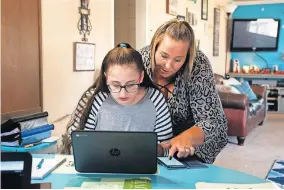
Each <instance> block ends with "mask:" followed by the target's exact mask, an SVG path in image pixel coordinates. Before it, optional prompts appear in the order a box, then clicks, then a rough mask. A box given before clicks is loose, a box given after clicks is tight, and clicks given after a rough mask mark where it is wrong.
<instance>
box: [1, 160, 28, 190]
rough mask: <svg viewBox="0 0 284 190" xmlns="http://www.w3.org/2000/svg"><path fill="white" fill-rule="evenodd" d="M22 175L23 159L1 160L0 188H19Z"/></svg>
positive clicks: (21, 182)
mask: <svg viewBox="0 0 284 190" xmlns="http://www.w3.org/2000/svg"><path fill="white" fill-rule="evenodd" d="M23 176H24V161H1V188H5V189H6V188H12V189H19V188H21V187H22V184H23V179H24V178H23Z"/></svg>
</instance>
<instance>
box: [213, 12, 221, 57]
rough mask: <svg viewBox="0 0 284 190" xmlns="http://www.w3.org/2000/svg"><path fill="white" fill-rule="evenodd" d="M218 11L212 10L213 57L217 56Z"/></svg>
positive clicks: (218, 35)
mask: <svg viewBox="0 0 284 190" xmlns="http://www.w3.org/2000/svg"><path fill="white" fill-rule="evenodd" d="M219 39H220V9H218V8H214V29H213V56H214V57H216V56H219Z"/></svg>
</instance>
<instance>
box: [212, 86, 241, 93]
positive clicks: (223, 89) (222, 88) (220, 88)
mask: <svg viewBox="0 0 284 190" xmlns="http://www.w3.org/2000/svg"><path fill="white" fill-rule="evenodd" d="M216 88H217V90H218V92H225V93H234V94H241V93H240V91H238V89H236V88H235V87H233V86H226V85H222V84H216Z"/></svg>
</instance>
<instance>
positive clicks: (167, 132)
mask: <svg viewBox="0 0 284 190" xmlns="http://www.w3.org/2000/svg"><path fill="white" fill-rule="evenodd" d="M77 129H79V130H100V131H144V132H146V131H154V132H156V133H157V136H158V142H166V141H169V140H170V139H171V138H172V124H171V116H170V113H169V109H168V107H167V103H166V101H165V98H164V97H163V94H162V93H161V92H160V91H159V90H158V89H157V87H156V86H155V85H154V84H153V82H152V80H151V79H150V77H149V76H148V75H147V73H146V71H145V68H144V66H143V62H142V57H141V55H140V54H139V52H138V51H136V50H134V49H133V48H131V46H130V45H129V44H126V43H122V44H118V45H117V46H116V47H115V48H114V49H112V50H111V51H109V52H108V54H107V55H106V56H105V58H104V60H103V62H102V66H101V70H100V75H99V77H98V78H97V80H96V81H95V83H94V84H93V85H92V86H91V87H90V88H89V89H88V90H87V91H86V92H85V93H84V95H83V97H82V98H81V100H80V102H79V104H78V106H77V108H76V110H75V112H74V114H73V118H72V119H71V122H70V123H69V125H68V132H67V136H66V135H65V136H63V144H64V145H65V151H63V153H70V146H71V141H70V136H69V134H70V133H71V131H72V130H77ZM167 153H168V151H167V150H166V149H165V150H163V149H162V147H161V146H158V155H159V156H163V155H165V156H166V155H167Z"/></svg>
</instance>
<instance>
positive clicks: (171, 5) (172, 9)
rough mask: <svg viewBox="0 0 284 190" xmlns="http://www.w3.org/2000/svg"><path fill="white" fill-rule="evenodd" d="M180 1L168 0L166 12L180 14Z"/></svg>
mask: <svg viewBox="0 0 284 190" xmlns="http://www.w3.org/2000/svg"><path fill="white" fill-rule="evenodd" d="M178 3H179V0H166V13H167V14H170V15H174V16H176V15H178V11H177V8H178Z"/></svg>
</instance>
